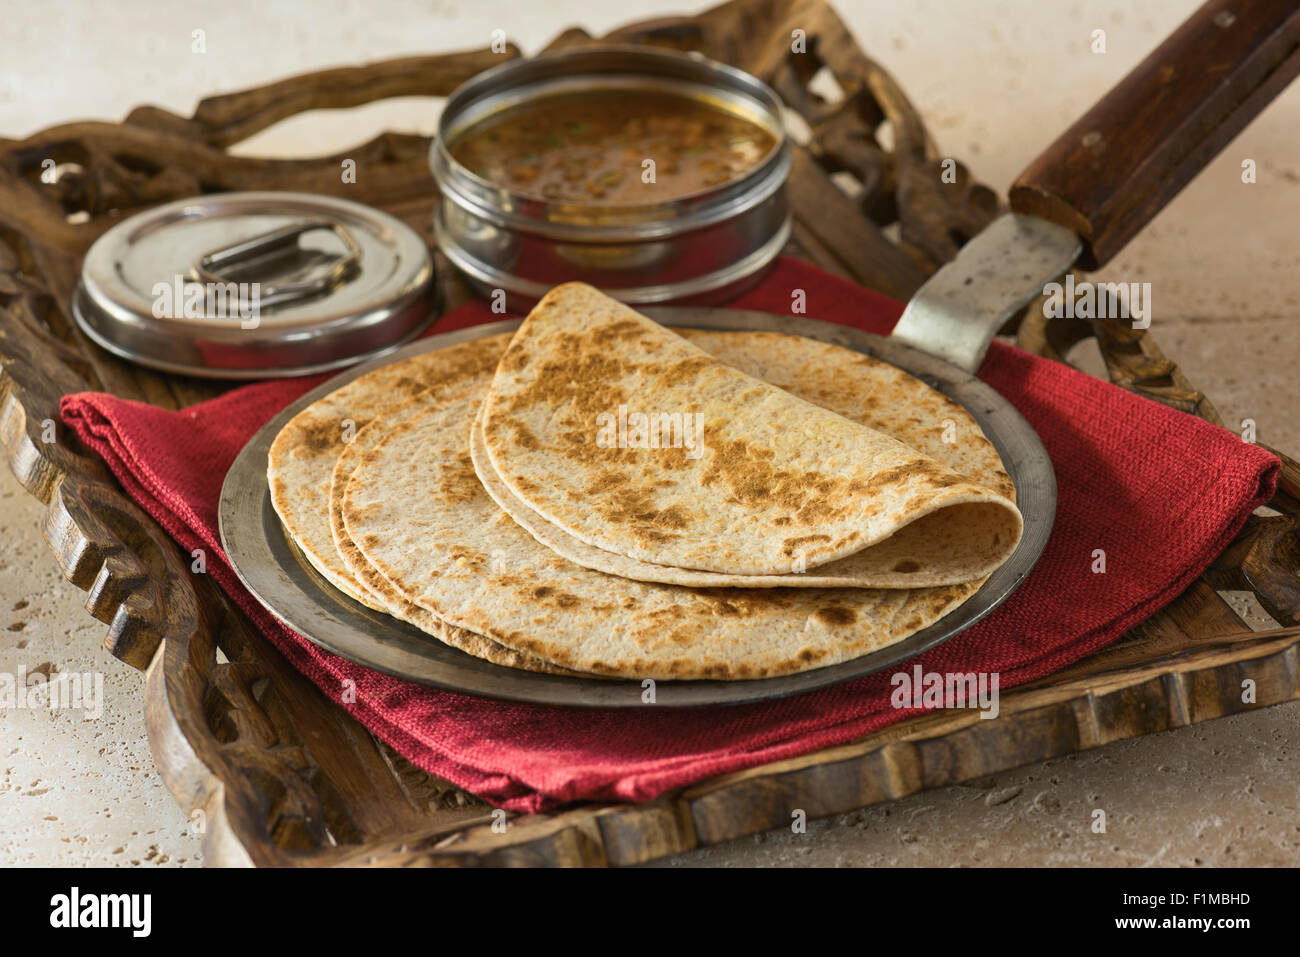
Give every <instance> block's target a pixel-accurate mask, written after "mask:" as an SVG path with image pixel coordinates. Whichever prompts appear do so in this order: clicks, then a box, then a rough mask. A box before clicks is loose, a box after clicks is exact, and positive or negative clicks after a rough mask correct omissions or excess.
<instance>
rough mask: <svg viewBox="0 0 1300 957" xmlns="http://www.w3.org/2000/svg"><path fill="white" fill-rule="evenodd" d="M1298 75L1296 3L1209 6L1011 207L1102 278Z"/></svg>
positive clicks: (1068, 139)
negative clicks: (1072, 248) (1077, 253)
mask: <svg viewBox="0 0 1300 957" xmlns="http://www.w3.org/2000/svg"><path fill="white" fill-rule="evenodd" d="M1297 73H1300V2H1298V0H1210V2H1209V3H1206V4H1205V5H1204V6H1203V7H1201V8H1200V9H1199V10H1197V11H1196V13H1194V14H1193V15H1192V16H1191V18H1190V19H1189V20H1187V22H1186V23H1184V24H1183V25H1182V26H1180V27H1179V28H1178V29H1177V30H1176V31H1175V32H1174V33H1173V35H1172V36H1170V37H1169V39H1167V40H1165V42H1164V43H1162V44H1161V45H1160V46H1159V47H1157V48H1156V50H1155V51H1154V52H1153V53H1152V54H1151V55H1150V56H1148V57H1147V58H1146V59H1145V60H1143V61H1142V62H1141V63H1140V64H1139V65H1138V66H1137V68H1136V69H1135V70H1133V72H1131V73H1129V75H1128V76H1126V77H1124V79H1123V80H1121V81H1120V82H1119V83H1118V84H1117V85H1116V86H1115V87H1114V88H1113V89H1112V90H1111V91H1110V92H1109V93H1107V94H1106V96H1105V97H1103V98H1102V100H1101V102H1099V103H1098V104H1097V105H1096V106H1094V107H1093V108H1092V109H1090V110H1089V111H1088V112H1087V113H1085V114H1084V115H1083V116H1082V117H1081V118H1080V119H1079V120H1078V121H1077V122H1076V123H1075V124H1074V125H1073V126H1071V127H1070V128H1069V129H1068V130H1066V132H1065V133H1064V134H1062V136H1061V137H1060V138H1058V139H1057V140H1056V142H1055V143H1053V144H1052V145H1051V146H1049V147H1048V148H1047V150H1046V151H1045V152H1044V153H1043V154H1042V155H1041V156H1039V157H1038V159H1036V160H1034V162H1033V163H1031V164H1030V165H1029V168H1028V169H1026V170H1025V171H1024V172H1023V173H1021V174H1020V177H1019V179H1017V180H1016V182H1015V184H1014V185H1013V186H1012V187H1011V208H1012V209H1014V210H1015V211H1016V212H1019V213H1031V214H1033V215H1035V216H1041V217H1043V218H1044V219H1050V220H1052V221H1053V222H1056V223H1060V224H1061V225H1063V226H1068V227H1070V228H1071V229H1073V230H1074V231H1075V232H1077V233H1078V234H1079V235H1080V236H1081V237H1083V241H1084V252H1083V255H1082V257H1081V258H1080V260H1079V263H1080V265H1081V266H1082V267H1083V268H1085V269H1095V268H1097V267H1098V266H1101V265H1103V264H1104V263H1106V261H1107V260H1109V259H1111V258H1112V257H1113V256H1114V255H1115V254H1116V253H1117V252H1119V251H1120V249H1122V248H1123V247H1124V245H1125V243H1127V242H1128V241H1129V240H1130V239H1131V238H1132V237H1133V236H1134V235H1135V234H1136V233H1137V232H1138V231H1139V230H1140V229H1141V228H1142V227H1143V226H1145V225H1146V224H1147V223H1148V222H1149V221H1150V220H1151V219H1152V218H1153V217H1154V216H1155V215H1156V213H1158V212H1159V211H1160V210H1161V209H1163V208H1164V206H1165V204H1166V203H1168V202H1169V201H1170V200H1171V199H1173V197H1174V196H1175V195H1177V193H1178V191H1179V190H1181V189H1182V188H1183V187H1184V186H1185V185H1187V183H1188V182H1189V181H1190V180H1191V179H1192V177H1193V176H1195V175H1196V174H1197V173H1198V172H1200V170H1201V169H1202V168H1203V167H1204V166H1205V165H1206V164H1207V163H1208V162H1209V161H1210V160H1211V159H1212V158H1214V156H1215V155H1216V154H1218V152H1219V151H1220V150H1221V149H1223V148H1224V147H1225V146H1226V145H1227V144H1228V143H1229V142H1230V141H1231V140H1232V138H1233V137H1234V136H1236V135H1237V133H1239V132H1240V131H1241V129H1242V128H1243V127H1244V126H1245V125H1246V124H1247V123H1249V122H1250V121H1251V120H1252V119H1253V118H1254V117H1255V115H1256V114H1257V113H1259V111H1260V110H1262V109H1263V108H1264V107H1265V106H1266V105H1267V104H1268V102H1269V101H1270V100H1272V99H1273V97H1275V96H1277V94H1278V93H1279V92H1281V90H1282V89H1283V88H1284V87H1285V86H1286V85H1287V84H1288V83H1289V82H1290V81H1291V80H1292V78H1294V77H1295V75H1296V74H1297Z"/></svg>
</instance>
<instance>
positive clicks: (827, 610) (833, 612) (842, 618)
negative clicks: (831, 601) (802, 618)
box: [813, 605, 858, 625]
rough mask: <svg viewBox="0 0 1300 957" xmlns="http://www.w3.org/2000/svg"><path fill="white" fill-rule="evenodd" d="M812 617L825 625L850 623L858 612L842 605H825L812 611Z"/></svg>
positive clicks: (855, 618)
mask: <svg viewBox="0 0 1300 957" xmlns="http://www.w3.org/2000/svg"><path fill="white" fill-rule="evenodd" d="M813 617H814V618H816V619H817V620H818V621H820V622H821V623H822V624H825V625H851V624H853V622H854V621H855V620H857V617H858V613H857V612H856V611H854V610H853V609H852V608H846V607H845V606H843V605H825V606H823V607H821V608H818V609H817V610H816V611H815V612H813Z"/></svg>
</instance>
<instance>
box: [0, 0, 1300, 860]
mask: <svg viewBox="0 0 1300 957" xmlns="http://www.w3.org/2000/svg"><path fill="white" fill-rule="evenodd" d="M1196 6H1197V4H1196V3H1195V2H1194V0H1180V2H1174V0H1146V2H1141V0H1136V2H1127V3H1119V2H1112V3H1099V2H1083V0H1079V2H1073V3H1069V4H1064V3H1062V4H1043V3H1038V2H1035V0H1002V2H997V3H992V4H975V3H965V4H953V3H950V2H949V3H943V2H935V0H909V2H907V3H902V2H898V3H892V4H890V3H882V2H869V3H867V2H860V0H843V2H841V3H840V4H839V9H840V11H841V13H842V14H843V15H844V17H845V18H846V20H847V21H848V22H849V23H850V25H851V27H852V28H853V31H854V33H855V34H856V35H857V37H858V39H859V40H860V42H861V43H862V44H863V46H864V48H865V49H866V50H867V51H868V52H869V53H871V54H872V55H874V56H875V57H876V58H877V59H878V60H880V62H881V63H883V64H884V65H885V66H886V67H887V68H889V69H890V70H891V71H893V73H894V75H895V76H896V77H897V79H898V80H899V81H900V82H901V84H902V86H903V88H904V89H906V90H907V91H908V93H909V94H910V95H911V96H912V98H913V100H914V101H915V103H916V104H917V106H918V107H919V108H920V109H921V111H922V113H923V114H924V116H925V117H926V118H927V120H928V121H929V123H930V126H931V130H932V133H933V135H934V137H935V139H936V141H937V142H938V144H939V145H940V147H941V148H942V149H945V150H951V152H952V154H953V155H954V156H957V157H960V158H962V159H963V160H965V161H967V162H968V163H969V164H970V165H971V166H972V168H973V170H974V172H975V174H976V176H977V177H979V178H980V179H981V180H983V181H984V182H987V183H989V184H990V185H992V186H994V187H995V188H997V189H998V190H1000V191H1002V192H1004V193H1005V190H1006V188H1007V186H1008V185H1009V184H1010V183H1011V181H1012V180H1013V179H1014V178H1015V176H1016V174H1017V173H1018V172H1019V171H1020V170H1021V169H1022V168H1023V167H1024V166H1025V165H1026V164H1027V163H1028V162H1029V160H1030V159H1032V158H1033V156H1034V155H1035V153H1036V152H1037V151H1038V150H1040V149H1041V148H1042V147H1043V146H1045V145H1046V139H1045V137H1046V136H1050V135H1053V134H1054V133H1055V132H1056V131H1058V130H1061V129H1064V127H1065V126H1066V125H1067V124H1068V123H1069V122H1070V121H1072V120H1073V119H1074V118H1075V117H1076V116H1077V115H1078V114H1079V113H1080V112H1081V111H1082V110H1083V109H1084V108H1085V107H1086V106H1087V105H1088V104H1089V103H1090V102H1092V101H1093V100H1094V99H1095V98H1096V97H1097V96H1098V95H1100V93H1101V92H1103V91H1104V90H1105V89H1106V88H1107V87H1108V86H1109V85H1110V84H1111V83H1113V82H1114V81H1115V80H1116V79H1118V78H1119V77H1120V76H1121V75H1122V74H1123V73H1124V72H1126V71H1127V70H1128V69H1129V68H1130V67H1131V66H1132V65H1133V64H1135V63H1136V62H1137V61H1138V60H1139V59H1140V58H1141V56H1142V55H1144V54H1145V52H1146V51H1148V50H1149V49H1150V48H1152V47H1153V46H1154V45H1155V44H1156V43H1157V42H1158V41H1159V39H1160V38H1161V37H1163V36H1164V35H1165V34H1166V33H1168V32H1169V30H1170V29H1172V27H1174V26H1175V25H1176V24H1177V23H1178V22H1179V21H1181V20H1182V19H1183V18H1184V17H1185V16H1186V15H1187V14H1188V13H1190V12H1191V10H1192V9H1194V8H1195V7H1196ZM681 9H682V7H681V5H680V0H678V2H673V0H669V2H662V0H657V2H654V3H649V2H647V3H636V4H633V3H615V2H607V3H596V2H593V0H570V2H554V0H552V2H548V3H546V4H535V5H529V4H517V3H507V2H499V0H478V2H476V3H474V4H472V5H471V4H466V5H460V4H455V3H444V2H423V3H417V2H392V0H369V2H365V3H361V2H352V3H317V4H313V5H312V8H311V11H310V15H307V13H306V12H305V10H304V9H303V8H299V7H297V6H296V5H294V4H291V3H270V4H267V3H263V2H256V0H239V2H228V3H223V4H221V5H220V6H212V7H210V8H204V7H200V6H197V5H196V6H194V7H187V6H184V5H173V4H166V3H163V2H161V0H158V2H136V3H123V4H114V5H113V7H112V9H111V10H110V9H109V7H107V6H105V7H104V8H103V9H99V8H96V7H93V6H87V5H81V4H78V5H75V7H72V6H68V7H67V8H65V7H64V6H63V5H60V4H56V3H51V4H41V5H28V6H25V7H16V8H15V9H13V10H11V11H8V12H7V14H6V26H5V29H6V37H7V38H13V39H14V40H16V41H18V42H10V43H7V44H6V47H7V50H6V57H5V59H4V61H3V63H0V135H6V136H18V135H23V134H26V133H29V132H33V131H35V130H37V129H39V128H42V127H44V126H47V125H50V124H52V123H55V122H59V121H62V120H65V119H71V118H81V117H106V118H116V117H119V116H121V115H123V114H124V113H125V112H126V111H127V110H128V109H129V108H130V107H131V106H133V105H135V104H136V103H138V102H140V101H142V100H149V101H152V102H155V103H158V104H160V105H163V106H167V107H169V108H171V109H174V110H177V111H180V112H189V111H190V110H192V108H193V106H194V103H195V99H196V97H197V96H199V95H201V94H202V93H205V92H210V91H214V90H233V89H239V88H243V87H246V86H249V85H253V84H255V83H258V82H263V81H266V80H269V79H273V78H277V77H280V76H284V75H288V74H291V73H296V72H300V71H302V70H306V69H311V68H315V67H320V66H325V65H334V64H343V63H348V62H355V61H363V60H372V59H380V58H384V57H388V56H396V55H401V54H410V53H424V52H430V51H436V50H449V49H457V48H466V47H471V46H482V45H484V44H485V43H486V42H487V41H488V38H489V36H490V33H491V31H492V30H494V29H498V28H500V29H504V30H506V31H507V33H508V35H510V36H511V37H512V38H514V39H516V40H517V41H519V42H520V43H521V44H522V45H523V46H524V48H525V49H529V50H530V49H535V48H536V47H537V46H538V45H540V44H541V43H543V42H544V41H545V40H546V39H547V38H549V37H550V36H551V35H553V34H555V33H556V32H558V31H559V29H560V28H561V27H563V26H567V25H569V24H570V23H581V24H583V25H585V26H587V27H588V28H589V29H592V30H593V31H600V30H604V29H607V28H609V27H611V26H614V25H616V24H618V23H622V22H625V21H627V20H629V19H632V18H634V17H638V16H652V15H659V14H662V13H668V12H674V11H680V10H681ZM694 9H702V6H695V7H694ZM196 29H202V30H204V31H205V40H206V45H207V52H206V53H205V54H202V55H198V54H194V53H192V52H191V36H192V31H194V30H196ZM1095 30H1104V31H1106V44H1107V52H1106V53H1104V54H1094V53H1092V52H1090V45H1091V43H1092V37H1093V31H1095ZM51 37H58V38H59V42H58V43H52V42H51V41H50V38H51ZM435 115H436V114H435V112H434V111H433V109H432V107H431V105H430V104H428V103H425V102H422V101H418V100H414V101H411V100H408V101H395V102H392V103H388V104H381V105H379V106H375V107H369V108H366V109H364V110H361V111H354V112H352V113H331V112H324V113H315V114H312V115H310V116H309V117H307V118H303V119H297V120H293V121H290V122H287V123H284V124H280V125H279V126H277V127H275V128H273V129H271V130H269V131H266V132H265V133H263V134H261V135H260V136H259V137H257V139H256V140H254V141H251V142H250V143H248V144H245V146H244V147H242V149H243V150H244V151H246V152H250V153H261V154H264V155H291V154H293V153H295V152H298V153H306V154H318V153H323V152H327V151H330V150H332V149H334V148H335V147H340V146H344V145H346V144H347V143H348V142H360V141H363V140H365V139H367V138H369V137H370V136H371V135H372V134H373V133H375V132H377V131H378V130H380V129H383V128H399V127H400V128H405V129H415V130H421V131H424V132H428V131H430V130H431V129H432V120H433V117H434V116H435ZM1245 160H1254V161H1255V164H1256V168H1257V171H1258V182H1256V183H1254V184H1244V183H1242V182H1241V175H1240V174H1241V167H1242V163H1243V161H1245ZM1098 278H1100V279H1104V280H1109V281H1117V282H1119V281H1123V282H1151V283H1152V284H1153V299H1154V320H1153V323H1152V333H1153V335H1155V337H1156V339H1157V341H1158V342H1159V343H1160V345H1161V346H1162V348H1163V349H1164V350H1165V352H1166V353H1167V354H1169V355H1170V356H1171V357H1172V358H1174V359H1175V360H1176V361H1177V362H1178V363H1179V364H1180V365H1181V366H1182V368H1183V369H1184V370H1185V371H1186V372H1187V374H1188V375H1189V376H1190V378H1191V380H1192V382H1193V383H1194V384H1195V385H1196V386H1197V387H1199V388H1201V389H1202V390H1204V391H1205V392H1206V393H1207V394H1209V395H1210V396H1211V397H1212V398H1213V400H1214V401H1215V402H1216V404H1217V405H1218V407H1219V409H1220V411H1221V412H1222V413H1223V415H1224V418H1225V420H1226V421H1228V422H1230V423H1233V424H1236V423H1240V422H1241V421H1242V420H1243V419H1247V418H1249V419H1253V420H1254V421H1255V423H1256V427H1257V430H1258V435H1259V438H1260V439H1261V440H1262V441H1265V442H1268V443H1270V444H1273V445H1276V446H1278V447H1280V448H1282V449H1285V450H1288V451H1290V452H1292V453H1293V454H1294V453H1296V452H1300V415H1297V412H1298V411H1300V383H1298V382H1297V377H1296V373H1295V368H1296V360H1297V359H1300V338H1298V337H1297V333H1298V332H1300V324H1298V323H1300V85H1298V86H1297V87H1296V88H1293V89H1291V90H1290V91H1289V92H1287V93H1286V94H1284V95H1283V96H1282V97H1281V98H1279V100H1278V101H1277V102H1276V103H1274V104H1273V105H1272V106H1271V107H1269V108H1268V109H1267V110H1266V111H1265V113H1264V114H1263V115H1261V117H1260V118H1259V119H1258V120H1257V121H1256V122H1255V124H1254V125H1252V127H1251V128H1250V129H1248V130H1247V131H1246V132H1245V133H1243V134H1242V135H1241V136H1240V137H1239V138H1238V139H1237V141H1235V142H1234V143H1233V144H1232V145H1230V146H1229V147H1228V149H1227V150H1226V151H1225V152H1224V153H1223V154H1222V155H1221V156H1220V157H1219V158H1218V159H1217V160H1216V161H1215V162H1214V163H1213V164H1212V165H1211V166H1210V167H1209V168H1208V169H1207V170H1206V171H1205V172H1204V173H1202V174H1201V176H1200V177H1198V179H1197V180H1196V181H1195V182H1193V183H1192V184H1191V186H1189V187H1188V189H1187V190H1185V191H1184V193H1183V194H1182V195H1181V196H1180V197H1179V198H1178V199H1177V201H1176V202H1175V204H1174V205H1173V206H1172V207H1171V208H1170V209H1169V210H1167V211H1166V212H1165V213H1163V214H1162V215H1161V216H1160V217H1159V218H1157V220H1156V221H1155V222H1154V223H1153V224H1152V225H1151V227H1150V228H1148V230H1147V231H1146V232H1145V233H1144V234H1143V235H1142V236H1141V237H1139V238H1138V239H1137V240H1136V241H1135V242H1134V243H1133V244H1132V245H1131V246H1130V248H1129V249H1128V250H1126V252H1125V253H1124V254H1123V255H1122V256H1121V257H1120V258H1119V259H1118V260H1117V261H1116V262H1115V263H1113V264H1112V265H1111V266H1110V267H1109V268H1108V269H1107V270H1105V272H1104V273H1103V274H1101V275H1100V276H1099V277H1098ZM1080 362H1081V363H1082V364H1083V365H1084V366H1085V368H1090V369H1091V368H1092V365H1091V363H1089V360H1088V357H1087V356H1086V355H1085V356H1082V357H1081V358H1080ZM1135 451H1136V450H1135ZM40 518H41V508H40V506H38V505H37V504H36V502H35V501H34V500H32V499H31V498H30V497H29V496H27V494H26V493H25V492H23V491H22V490H21V489H20V488H19V487H18V486H17V484H16V483H15V482H14V480H13V479H12V477H11V476H10V475H9V474H8V472H7V470H0V541H4V542H5V545H4V547H3V549H2V550H0V672H7V673H14V672H16V671H17V670H18V668H19V667H24V668H26V669H27V670H28V671H31V670H35V669H38V668H39V669H42V670H51V669H52V670H53V671H57V672H96V671H97V672H100V673H102V675H103V676H104V677H103V686H104V714H103V716H102V717H101V718H99V719H97V720H85V719H83V718H82V717H81V716H80V715H78V714H77V713H75V712H51V711H49V710H27V709H18V710H0V863H6V864H18V863H31V864H52V863H57V862H67V863H96V864H132V863H137V862H138V863H139V864H141V865H142V866H149V865H169V864H193V863H197V862H199V861H200V859H201V855H200V853H199V844H198V839H197V837H196V836H195V835H193V834H192V833H191V832H190V829H189V826H188V825H189V822H188V821H187V820H186V818H185V816H184V815H183V814H182V813H181V811H180V810H179V809H178V808H177V807H176V805H175V804H174V802H173V801H172V799H171V798H170V796H169V795H168V794H167V792H166V790H165V789H164V788H163V786H162V784H161V782H160V781H159V780H158V778H157V776H156V774H155V773H154V770H153V763H152V759H151V758H150V755H149V750H148V744H147V742H146V740H145V734H144V722H143V718H142V717H141V714H140V692H141V685H142V680H143V679H142V677H141V676H140V675H139V674H137V673H136V672H134V671H132V670H130V669H128V668H126V667H125V666H123V665H121V664H119V663H117V662H116V661H115V660H114V659H112V658H111V657H110V656H109V655H107V654H106V653H105V652H104V651H103V650H102V649H101V648H100V639H101V637H102V626H100V625H99V624H98V623H97V622H95V621H94V620H93V619H91V618H90V617H89V616H88V615H87V614H86V613H85V611H84V610H83V609H82V607H81V602H82V595H81V593H80V592H79V591H78V590H77V589H74V588H72V587H71V586H70V585H68V584H66V583H65V582H63V581H62V579H61V578H60V577H59V575H58V573H57V571H56V570H55V567H54V563H53V561H52V559H51V558H50V557H49V555H48V553H47V550H46V546H45V544H44V542H43V540H42V538H41V534H40V530H39V523H40ZM1239 601H1240V604H1241V610H1242V611H1243V613H1247V614H1251V615H1252V621H1253V622H1257V623H1260V624H1262V621H1260V619H1258V617H1257V616H1255V615H1254V613H1253V612H1252V610H1251V608H1250V607H1249V603H1247V602H1245V601H1244V600H1240V599H1239ZM977 784H978V786H972V787H960V788H950V789H947V790H943V791H936V792H931V793H927V794H922V795H917V796H915V797H913V798H910V799H907V800H903V801H898V802H895V803H893V804H890V805H886V806H881V807H877V808H872V809H868V810H866V811H863V812H859V813H856V814H852V815H847V816H845V817H842V818H839V819H833V820H829V821H823V822H810V824H809V827H808V832H807V833H806V834H803V835H793V834H781V833H777V834H772V835H768V836H763V837H760V838H758V839H753V840H744V841H739V842H735V843H734V844H732V845H729V846H725V847H720V848H714V849H709V850H706V851H701V852H698V853H696V854H693V855H687V856H685V857H683V858H681V859H679V860H678V861H675V862H671V863H670V864H668V865H666V866H688V865H693V864H704V865H713V866H723V865H742V864H772V865H806V864H818V865H880V864H903V865H921V864H938V865H948V864H951V865H979V864H994V865H995V864H1041V865H1101V864H1118V865H1133V866H1143V865H1216V864H1292V865H1295V864H1300V704H1294V705H1290V706H1283V707H1277V708H1271V709H1267V710H1264V711H1260V712H1255V713H1253V714H1249V715H1242V716H1238V717H1234V718H1229V719H1225V720H1222V721H1218V722H1213V723H1210V724H1205V725H1199V726H1196V727H1192V728H1187V729H1183V730H1180V731H1175V732H1170V733H1167V734H1162V735H1157V736H1153V737H1148V738H1145V739H1142V740H1137V741H1131V742H1123V743H1120V744H1116V745H1111V746H1108V747H1105V748H1102V749H1099V750H1097V751H1093V752H1090V753H1086V754H1081V755H1074V756H1071V757H1068V758H1063V759H1060V760H1055V761H1049V762H1046V763H1043V764H1038V765H1033V766H1030V767H1026V768H1023V769H1020V770H1018V771H1014V772H1009V773H1007V774H1003V775H999V776H998V777H997V778H996V779H991V780H988V781H981V782H978V783H977ZM1098 809H1101V810H1104V811H1105V812H1106V817H1107V830H1106V833H1104V834H1094V833H1092V830H1091V828H1090V823H1091V821H1092V819H1093V812H1094V811H1095V810H1098Z"/></svg>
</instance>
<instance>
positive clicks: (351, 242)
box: [194, 219, 361, 306]
mask: <svg viewBox="0 0 1300 957" xmlns="http://www.w3.org/2000/svg"><path fill="white" fill-rule="evenodd" d="M317 229H325V230H329V231H330V232H332V233H334V235H336V236H337V237H338V238H339V240H340V241H341V242H342V243H343V246H344V248H345V250H346V252H344V253H343V254H341V255H337V256H333V257H329V263H330V265H329V268H328V269H324V270H321V269H316V268H313V267H314V266H315V265H316V263H307V264H300V265H298V267H297V268H296V269H293V270H292V271H290V272H289V273H287V276H286V278H283V279H281V280H279V281H277V282H273V283H263V284H261V286H260V289H259V296H258V299H259V303H260V304H261V305H262V306H267V305H270V304H272V303H276V302H286V301H289V300H296V299H307V298H310V297H312V296H319V295H323V294H325V293H328V292H331V291H333V290H334V289H337V288H338V287H339V286H341V285H343V284H344V283H345V282H348V281H350V280H351V279H352V278H353V277H354V276H355V275H356V274H357V272H358V271H359V270H360V267H361V245H360V244H359V243H358V242H357V240H356V238H355V237H354V236H353V235H352V234H351V233H350V232H348V230H347V229H346V228H345V227H344V226H343V224H342V223H337V222H334V221H333V220H329V219H305V220H300V221H299V222H296V223H290V224H289V225H287V226H281V227H279V228H278V229H273V230H271V231H270V232H267V233H262V234H261V235H260V236H252V237H250V238H248V239H241V240H240V241H239V242H237V243H232V244H231V245H229V246H223V247H222V248H220V249H214V250H213V251H212V252H209V253H205V254H204V255H202V256H200V257H199V258H198V260H197V261H196V262H195V263H194V275H195V277H196V278H197V279H198V280H199V281H200V282H204V283H228V282H234V281H236V279H235V277H237V276H239V275H241V274H242V275H248V274H249V273H250V272H253V271H255V270H256V269H257V267H258V265H259V264H264V263H266V262H267V261H268V260H274V259H276V258H280V257H284V256H286V255H287V254H289V253H291V252H295V251H298V239H299V237H300V236H302V235H303V234H304V233H309V232H313V231H315V230H317ZM318 261H319V260H317V262H318ZM309 272H310V273H311V275H307V274H308V273H309ZM300 277H301V278H300Z"/></svg>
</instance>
